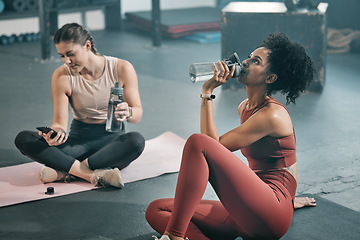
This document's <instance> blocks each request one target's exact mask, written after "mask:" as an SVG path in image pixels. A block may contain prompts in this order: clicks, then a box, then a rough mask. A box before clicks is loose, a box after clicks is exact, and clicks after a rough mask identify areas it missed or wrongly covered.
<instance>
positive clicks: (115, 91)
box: [111, 82, 124, 95]
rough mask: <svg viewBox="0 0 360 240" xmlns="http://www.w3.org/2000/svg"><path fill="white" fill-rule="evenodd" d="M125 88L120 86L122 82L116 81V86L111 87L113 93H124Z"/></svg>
mask: <svg viewBox="0 0 360 240" xmlns="http://www.w3.org/2000/svg"><path fill="white" fill-rule="evenodd" d="M123 93H124V89H123V88H122V87H120V82H116V83H115V86H114V87H112V88H111V94H116V95H123Z"/></svg>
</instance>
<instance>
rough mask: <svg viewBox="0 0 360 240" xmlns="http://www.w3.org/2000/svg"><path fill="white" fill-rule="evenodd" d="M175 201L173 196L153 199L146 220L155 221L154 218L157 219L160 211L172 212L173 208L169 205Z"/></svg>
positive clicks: (147, 209) (146, 212) (147, 210)
mask: <svg viewBox="0 0 360 240" xmlns="http://www.w3.org/2000/svg"><path fill="white" fill-rule="evenodd" d="M173 201H174V200H173V199H171V198H163V199H157V200H154V201H152V202H151V203H150V204H149V206H148V207H147V208H146V211H145V218H146V220H147V221H148V222H149V223H150V222H153V220H155V221H156V219H157V218H158V215H160V212H164V211H166V212H169V213H170V212H171V209H170V208H169V207H170V205H173ZM169 204H170V205H169Z"/></svg>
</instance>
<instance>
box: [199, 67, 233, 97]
mask: <svg viewBox="0 0 360 240" xmlns="http://www.w3.org/2000/svg"><path fill="white" fill-rule="evenodd" d="M217 64H218V65H219V69H220V71H219V70H218V69H217V67H216V64H215V63H213V68H214V76H213V77H212V78H211V79H209V80H208V81H206V82H205V83H204V85H203V93H208V94H211V93H212V92H213V91H214V89H215V88H217V87H218V86H220V85H222V84H224V83H226V82H227V81H228V80H229V79H230V78H232V76H233V75H234V72H235V66H233V67H232V68H231V71H230V70H229V68H228V66H227V65H226V63H225V62H220V61H218V62H217Z"/></svg>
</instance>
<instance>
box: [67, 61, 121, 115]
mask: <svg viewBox="0 0 360 240" xmlns="http://www.w3.org/2000/svg"><path fill="white" fill-rule="evenodd" d="M104 57H105V70H104V73H103V75H102V76H101V77H100V78H98V79H96V80H92V81H90V80H86V79H85V78H83V77H82V76H81V75H77V74H76V75H74V74H73V73H72V72H71V70H70V68H69V67H68V66H66V65H65V68H66V69H67V72H68V75H69V81H70V86H71V94H70V97H69V98H70V105H71V107H72V112H73V117H74V119H76V120H79V121H81V120H83V119H94V120H105V119H106V116H107V108H108V102H109V97H110V90H111V88H112V87H113V86H115V82H116V81H118V76H117V61H118V59H117V58H115V57H109V56H104Z"/></svg>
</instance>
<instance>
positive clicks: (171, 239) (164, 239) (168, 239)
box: [152, 235, 189, 240]
mask: <svg viewBox="0 0 360 240" xmlns="http://www.w3.org/2000/svg"><path fill="white" fill-rule="evenodd" d="M152 237H153V240H173V239H183V240H189V239H188V238H185V239H184V238H179V237H175V238H170V237H169V236H168V235H162V236H161V238H157V237H156V236H154V235H153V236H152Z"/></svg>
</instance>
